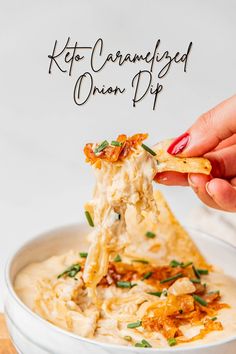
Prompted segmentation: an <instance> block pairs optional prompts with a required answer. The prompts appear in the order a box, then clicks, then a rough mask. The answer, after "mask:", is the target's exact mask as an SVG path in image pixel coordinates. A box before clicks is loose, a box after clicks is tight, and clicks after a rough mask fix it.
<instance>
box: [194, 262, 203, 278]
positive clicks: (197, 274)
mask: <svg viewBox="0 0 236 354" xmlns="http://www.w3.org/2000/svg"><path fill="white" fill-rule="evenodd" d="M192 269H193V272H194V274H195V276H196V277H197V278H198V279H200V277H201V276H200V273H199V272H198V270H197V269H196V268H195V266H194V265H192Z"/></svg>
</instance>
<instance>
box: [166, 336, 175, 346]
mask: <svg viewBox="0 0 236 354" xmlns="http://www.w3.org/2000/svg"><path fill="white" fill-rule="evenodd" d="M167 342H168V344H169V346H170V347H173V346H174V345H176V344H177V341H176V339H175V338H168V339H167Z"/></svg>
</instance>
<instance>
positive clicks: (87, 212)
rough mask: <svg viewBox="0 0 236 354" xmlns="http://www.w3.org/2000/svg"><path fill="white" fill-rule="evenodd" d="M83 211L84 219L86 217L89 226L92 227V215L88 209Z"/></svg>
mask: <svg viewBox="0 0 236 354" xmlns="http://www.w3.org/2000/svg"><path fill="white" fill-rule="evenodd" d="M84 213H85V216H86V219H87V221H88V224H89V225H90V226H92V227H94V223H93V219H92V217H91V215H90V213H89V211H88V210H85V212H84Z"/></svg>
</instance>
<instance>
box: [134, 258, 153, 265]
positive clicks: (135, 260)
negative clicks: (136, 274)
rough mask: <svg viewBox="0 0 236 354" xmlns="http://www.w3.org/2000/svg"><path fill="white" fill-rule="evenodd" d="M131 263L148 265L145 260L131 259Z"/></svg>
mask: <svg viewBox="0 0 236 354" xmlns="http://www.w3.org/2000/svg"><path fill="white" fill-rule="evenodd" d="M132 262H137V263H143V264H148V263H149V262H148V261H146V259H133V260H132Z"/></svg>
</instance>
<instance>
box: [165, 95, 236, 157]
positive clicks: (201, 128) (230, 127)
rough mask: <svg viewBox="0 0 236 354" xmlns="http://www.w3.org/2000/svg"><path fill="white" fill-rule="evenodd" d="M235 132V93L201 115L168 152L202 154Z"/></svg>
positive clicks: (173, 143)
mask: <svg viewBox="0 0 236 354" xmlns="http://www.w3.org/2000/svg"><path fill="white" fill-rule="evenodd" d="M234 133H236V95H234V96H233V97H231V98H229V99H227V100H225V101H223V102H222V103H220V104H219V105H217V106H216V107H214V108H212V109H211V110H210V111H208V112H206V113H204V114H203V115H201V116H200V117H199V118H198V119H197V121H196V122H195V123H194V124H193V125H192V126H191V128H190V129H188V130H187V132H186V133H184V134H183V135H181V136H180V137H178V138H177V139H175V140H174V141H173V142H172V144H171V145H170V146H169V148H168V150H167V151H168V153H169V154H172V155H177V154H178V155H180V156H202V155H204V154H205V153H207V152H209V151H211V150H212V149H214V148H215V147H216V146H217V145H218V144H219V143H220V142H221V141H222V140H224V139H227V138H228V137H230V136H231V135H233V134H234Z"/></svg>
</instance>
